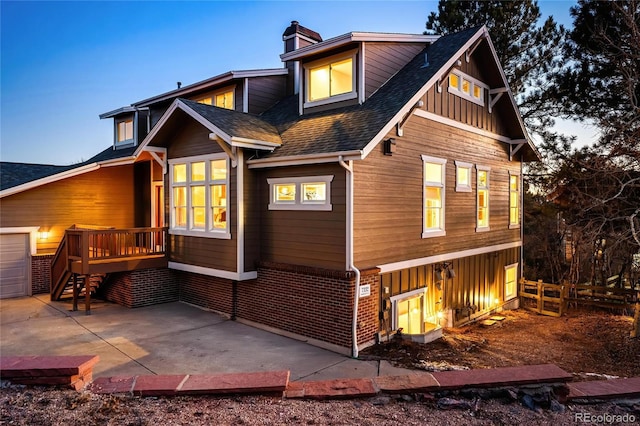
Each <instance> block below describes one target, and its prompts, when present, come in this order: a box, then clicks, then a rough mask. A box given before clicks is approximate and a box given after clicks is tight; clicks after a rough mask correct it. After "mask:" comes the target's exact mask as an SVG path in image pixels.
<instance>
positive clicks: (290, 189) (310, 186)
mask: <svg viewBox="0 0 640 426" xmlns="http://www.w3.org/2000/svg"><path fill="white" fill-rule="evenodd" d="M332 180H333V176H309V177H296V178H271V179H267V182H268V183H269V192H270V194H271V196H270V200H269V210H331V209H332V205H331V181H332Z"/></svg>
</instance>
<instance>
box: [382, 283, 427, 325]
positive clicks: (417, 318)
mask: <svg viewBox="0 0 640 426" xmlns="http://www.w3.org/2000/svg"><path fill="white" fill-rule="evenodd" d="M425 300H426V298H425V289H424V288H423V289H420V290H416V291H412V292H409V293H405V294H402V295H399V296H396V297H392V298H391V301H392V303H393V328H394V330H398V329H402V334H410V335H411V334H413V335H415V334H423V333H424V332H425V324H424V323H425V322H426V318H425V316H426V311H427V310H426V308H425Z"/></svg>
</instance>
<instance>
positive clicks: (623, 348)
mask: <svg viewBox="0 0 640 426" xmlns="http://www.w3.org/2000/svg"><path fill="white" fill-rule="evenodd" d="M499 315H500V316H503V317H505V319H504V320H503V321H500V322H497V323H496V324H495V325H492V326H490V327H485V326H482V325H481V324H479V323H475V324H471V325H467V326H464V327H460V328H454V329H447V330H445V332H444V337H443V338H442V339H440V340H438V341H435V342H431V343H427V344H419V343H413V342H409V341H406V340H400V339H393V340H392V341H391V342H389V343H386V342H385V343H382V344H380V345H376V346H374V347H371V348H368V349H367V350H365V351H363V355H364V356H370V357H374V358H377V357H380V358H383V359H388V360H389V361H390V362H391V363H392V364H394V365H396V366H402V367H408V368H416V369H425V370H442V369H445V370H446V369H455V368H457V367H467V368H491V367H507V366H515V365H532V364H548V363H549V364H556V365H557V366H559V367H560V368H562V369H564V370H565V371H567V372H570V373H573V374H574V375H576V376H577V377H576V379H581V380H589V379H602V377H601V375H608V376H619V377H634V376H640V339H632V338H630V337H629V333H630V331H631V326H632V321H633V319H632V318H631V317H628V316H622V315H615V314H611V313H609V312H603V311H595V310H575V309H574V310H570V311H569V313H568V314H566V315H565V316H562V317H560V318H555V317H550V316H543V315H539V314H536V313H534V312H530V311H526V310H524V309H520V310H517V311H506V312H502V313H500V314H499Z"/></svg>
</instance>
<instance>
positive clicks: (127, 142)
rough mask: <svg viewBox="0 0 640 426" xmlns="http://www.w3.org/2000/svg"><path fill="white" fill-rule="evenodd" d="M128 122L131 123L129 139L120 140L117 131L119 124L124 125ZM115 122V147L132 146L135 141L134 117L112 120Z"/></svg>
mask: <svg viewBox="0 0 640 426" xmlns="http://www.w3.org/2000/svg"><path fill="white" fill-rule="evenodd" d="M128 121H130V122H131V137H130V138H129V139H122V140H120V131H119V127H120V123H125V126H126V123H127V122H128ZM114 122H115V140H116V145H117V146H119V147H121V146H123V145H133V143H134V142H135V140H136V119H135V117H134V116H129V117H126V118H121V119H116V120H114Z"/></svg>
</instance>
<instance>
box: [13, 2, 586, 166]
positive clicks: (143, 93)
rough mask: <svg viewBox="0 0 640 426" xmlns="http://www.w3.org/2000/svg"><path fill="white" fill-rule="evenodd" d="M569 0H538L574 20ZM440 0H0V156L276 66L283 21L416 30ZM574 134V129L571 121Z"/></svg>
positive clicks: (69, 152) (42, 153)
mask: <svg viewBox="0 0 640 426" xmlns="http://www.w3.org/2000/svg"><path fill="white" fill-rule="evenodd" d="M574 3H575V2H574V1H565V0H563V1H541V2H539V4H540V7H541V11H542V13H543V15H544V16H546V15H549V14H553V16H554V17H555V18H556V20H558V21H559V22H561V23H564V24H565V25H569V26H570V24H571V21H570V18H569V7H571V6H572V5H573V4H574ZM436 8H437V1H340V2H332V1H315V2H312V1H296V2H290V1H256V2H248V1H247V2H245V1H199V2H187V1H180V2H176V1H162V2H155V1H132V2H128V1H115V2H103V1H84V2H79V1H73V2H52V1H44V2H33V1H5V0H1V1H0V16H1V22H0V31H1V33H0V37H1V38H0V43H1V44H0V48H1V50H0V53H1V62H0V67H1V73H0V159H1V160H2V161H15V162H26V163H45V164H62V165H64V164H71V163H76V162H79V161H83V160H86V159H88V158H90V157H92V156H93V155H95V154H97V153H98V152H100V151H102V150H103V149H104V148H107V147H108V146H110V145H111V143H112V135H113V129H112V121H111V120H100V119H99V118H98V115H99V114H101V113H104V112H107V111H111V110H114V109H116V108H119V107H122V106H125V105H130V104H131V103H133V102H136V101H139V100H142V99H146V98H148V97H151V96H154V95H157V94H159V93H163V92H166V91H169V90H173V89H175V87H176V82H177V81H181V82H182V83H183V85H188V84H191V83H195V82H197V81H200V80H203V79H206V78H209V77H212V76H214V75H218V74H221V73H224V72H226V71H231V70H243V69H256V68H279V67H282V63H281V62H280V58H279V54H280V53H282V49H283V43H282V32H283V31H284V29H285V28H286V27H287V26H288V25H289V23H290V21H292V20H297V21H299V22H300V24H302V25H304V26H306V27H308V28H311V29H313V30H315V31H317V32H319V33H320V34H321V35H322V37H323V38H325V39H326V38H331V37H334V36H337V35H340V34H344V33H346V32H349V31H375V32H403V33H421V32H422V31H424V29H425V22H426V20H427V16H428V14H429V12H431V11H434V10H436ZM571 129H573V130H574V131H576V132H580V131H581V128H580V126H573V127H572V128H571Z"/></svg>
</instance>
